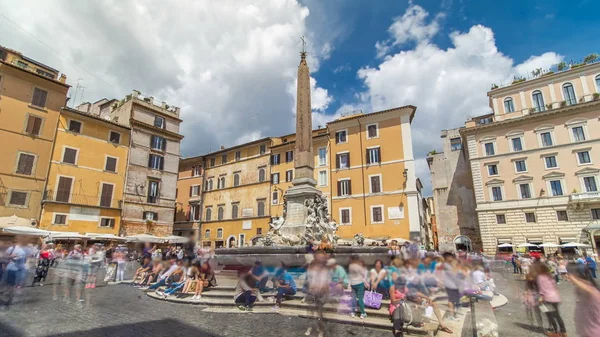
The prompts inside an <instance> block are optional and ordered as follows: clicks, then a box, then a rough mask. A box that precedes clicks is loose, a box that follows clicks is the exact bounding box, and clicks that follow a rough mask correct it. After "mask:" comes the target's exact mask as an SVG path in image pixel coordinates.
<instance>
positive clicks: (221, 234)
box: [217, 228, 223, 239]
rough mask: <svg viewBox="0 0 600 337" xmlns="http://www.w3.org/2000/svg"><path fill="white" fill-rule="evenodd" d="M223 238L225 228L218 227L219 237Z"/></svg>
mask: <svg viewBox="0 0 600 337" xmlns="http://www.w3.org/2000/svg"><path fill="white" fill-rule="evenodd" d="M222 238H223V228H219V229H217V239H222Z"/></svg>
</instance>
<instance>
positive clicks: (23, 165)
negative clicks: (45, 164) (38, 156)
mask: <svg viewBox="0 0 600 337" xmlns="http://www.w3.org/2000/svg"><path fill="white" fill-rule="evenodd" d="M34 163H35V156H34V155H32V154H27V153H19V162H18V163H17V171H16V173H17V174H24V175H28V176H30V175H32V174H33V164H34Z"/></svg>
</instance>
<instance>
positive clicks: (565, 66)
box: [556, 61, 567, 71]
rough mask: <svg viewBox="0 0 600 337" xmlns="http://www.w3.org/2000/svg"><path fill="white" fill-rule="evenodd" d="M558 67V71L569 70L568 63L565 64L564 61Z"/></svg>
mask: <svg viewBox="0 0 600 337" xmlns="http://www.w3.org/2000/svg"><path fill="white" fill-rule="evenodd" d="M556 67H557V68H558V71H563V70H565V69H567V63H565V61H563V62H561V63H559V64H558V65H557V66H556Z"/></svg>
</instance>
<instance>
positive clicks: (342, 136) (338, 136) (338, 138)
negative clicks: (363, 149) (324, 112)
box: [335, 130, 348, 144]
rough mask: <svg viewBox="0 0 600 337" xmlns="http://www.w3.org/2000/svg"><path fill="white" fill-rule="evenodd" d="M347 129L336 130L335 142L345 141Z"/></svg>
mask: <svg viewBox="0 0 600 337" xmlns="http://www.w3.org/2000/svg"><path fill="white" fill-rule="evenodd" d="M347 133H348V132H347V131H346V130H342V131H338V132H336V133H335V143H336V144H339V143H345V142H347V141H348V140H347V137H346V136H347Z"/></svg>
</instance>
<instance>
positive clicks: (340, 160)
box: [335, 152, 350, 169]
mask: <svg viewBox="0 0 600 337" xmlns="http://www.w3.org/2000/svg"><path fill="white" fill-rule="evenodd" d="M335 157H336V168H337V169H343V168H349V167H350V153H348V152H347V153H338V154H337V155H336V156H335Z"/></svg>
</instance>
